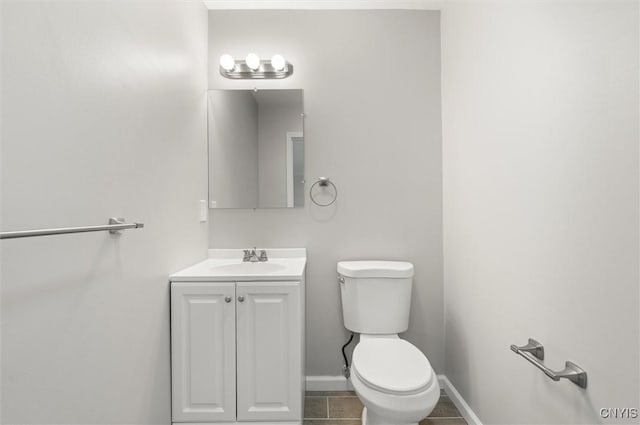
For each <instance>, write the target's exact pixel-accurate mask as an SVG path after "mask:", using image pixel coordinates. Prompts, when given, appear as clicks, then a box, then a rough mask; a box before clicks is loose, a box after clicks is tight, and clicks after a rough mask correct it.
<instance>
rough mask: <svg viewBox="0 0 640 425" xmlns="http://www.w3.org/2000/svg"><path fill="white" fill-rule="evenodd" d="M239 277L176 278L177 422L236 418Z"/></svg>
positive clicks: (173, 362) (174, 385)
mask: <svg viewBox="0 0 640 425" xmlns="http://www.w3.org/2000/svg"><path fill="white" fill-rule="evenodd" d="M235 316H236V302H235V283H234V282H230V283H226V282H222V283H220V282H216V283H207V282H173V283H172V284H171V366H172V367H171V374H172V376H171V377H172V397H171V398H172V416H173V421H174V422H204V421H235V418H236V403H235V393H236V364H235V363H236V362H235V360H236V358H235V356H236V353H235V337H236V329H235V320H236V318H235Z"/></svg>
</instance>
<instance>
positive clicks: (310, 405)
mask: <svg viewBox="0 0 640 425" xmlns="http://www.w3.org/2000/svg"><path fill="white" fill-rule="evenodd" d="M361 415H362V403H360V400H358V397H356V395H355V393H354V392H353V391H307V396H306V397H305V403H304V424H305V425H360V417H361ZM420 425H467V422H466V421H465V420H464V419H463V418H462V417H461V415H460V412H459V411H458V409H456V406H454V404H453V403H452V402H451V400H449V397H447V396H446V394H444V393H443V394H442V395H441V396H440V401H439V402H438V404H437V405H436V407H435V408H434V409H433V412H431V414H430V415H429V417H428V418H426V419H424V420H422V421H421V422H420Z"/></svg>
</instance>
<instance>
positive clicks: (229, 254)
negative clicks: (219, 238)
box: [169, 248, 307, 282]
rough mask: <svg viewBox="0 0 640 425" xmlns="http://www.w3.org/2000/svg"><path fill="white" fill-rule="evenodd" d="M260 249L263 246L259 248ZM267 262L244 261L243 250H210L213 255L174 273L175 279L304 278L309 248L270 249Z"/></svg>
mask: <svg viewBox="0 0 640 425" xmlns="http://www.w3.org/2000/svg"><path fill="white" fill-rule="evenodd" d="M258 251H260V249H258ZM265 251H267V257H268V258H269V260H268V261H266V262H256V263H251V262H243V261H242V257H243V252H242V249H210V250H209V258H207V259H206V260H204V261H201V262H199V263H197V264H194V265H193V266H191V267H187V268H186V269H183V270H180V271H179V272H176V273H174V274H172V275H171V276H170V277H169V280H170V281H172V282H221V281H226V282H228V281H258V280H260V281H263V280H267V281H283V280H296V281H298V280H301V279H302V277H303V275H304V271H305V267H306V264H307V250H306V249H305V248H291V249H282V248H278V249H268V248H265Z"/></svg>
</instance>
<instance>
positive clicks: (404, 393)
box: [350, 335, 440, 425]
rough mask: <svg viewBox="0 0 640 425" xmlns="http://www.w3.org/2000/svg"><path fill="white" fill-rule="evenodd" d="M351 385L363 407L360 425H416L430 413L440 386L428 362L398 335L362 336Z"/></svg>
mask: <svg viewBox="0 0 640 425" xmlns="http://www.w3.org/2000/svg"><path fill="white" fill-rule="evenodd" d="M350 375H351V376H350V379H351V384H352V385H353V389H354V390H355V392H356V394H357V396H358V398H359V399H360V400H361V401H362V404H364V406H365V409H364V410H363V412H362V424H363V425H364V424H367V425H400V424H403V425H404V424H407V425H408V424H417V423H418V422H420V420H422V419H423V418H425V417H426V416H428V415H429V413H431V411H432V410H433V408H434V407H435V405H436V403H437V402H438V399H439V398H440V386H439V385H438V380H437V378H436V374H435V372H434V371H433V369H432V367H431V364H429V360H427V358H426V357H425V356H424V354H422V352H420V350H418V348H416V347H415V346H414V345H412V344H411V343H409V342H408V341H405V340H402V339H400V338H398V336H397V335H389V336H384V337H380V336H378V335H376V336H369V335H361V337H360V343H359V344H358V345H357V346H356V348H355V349H354V352H353V361H352V363H351V374H350Z"/></svg>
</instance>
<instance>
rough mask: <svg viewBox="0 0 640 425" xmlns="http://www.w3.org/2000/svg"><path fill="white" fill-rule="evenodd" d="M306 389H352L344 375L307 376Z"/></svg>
mask: <svg viewBox="0 0 640 425" xmlns="http://www.w3.org/2000/svg"><path fill="white" fill-rule="evenodd" d="M306 383H307V391H353V387H352V386H351V382H349V381H348V380H347V378H345V377H344V376H307V377H306Z"/></svg>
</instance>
